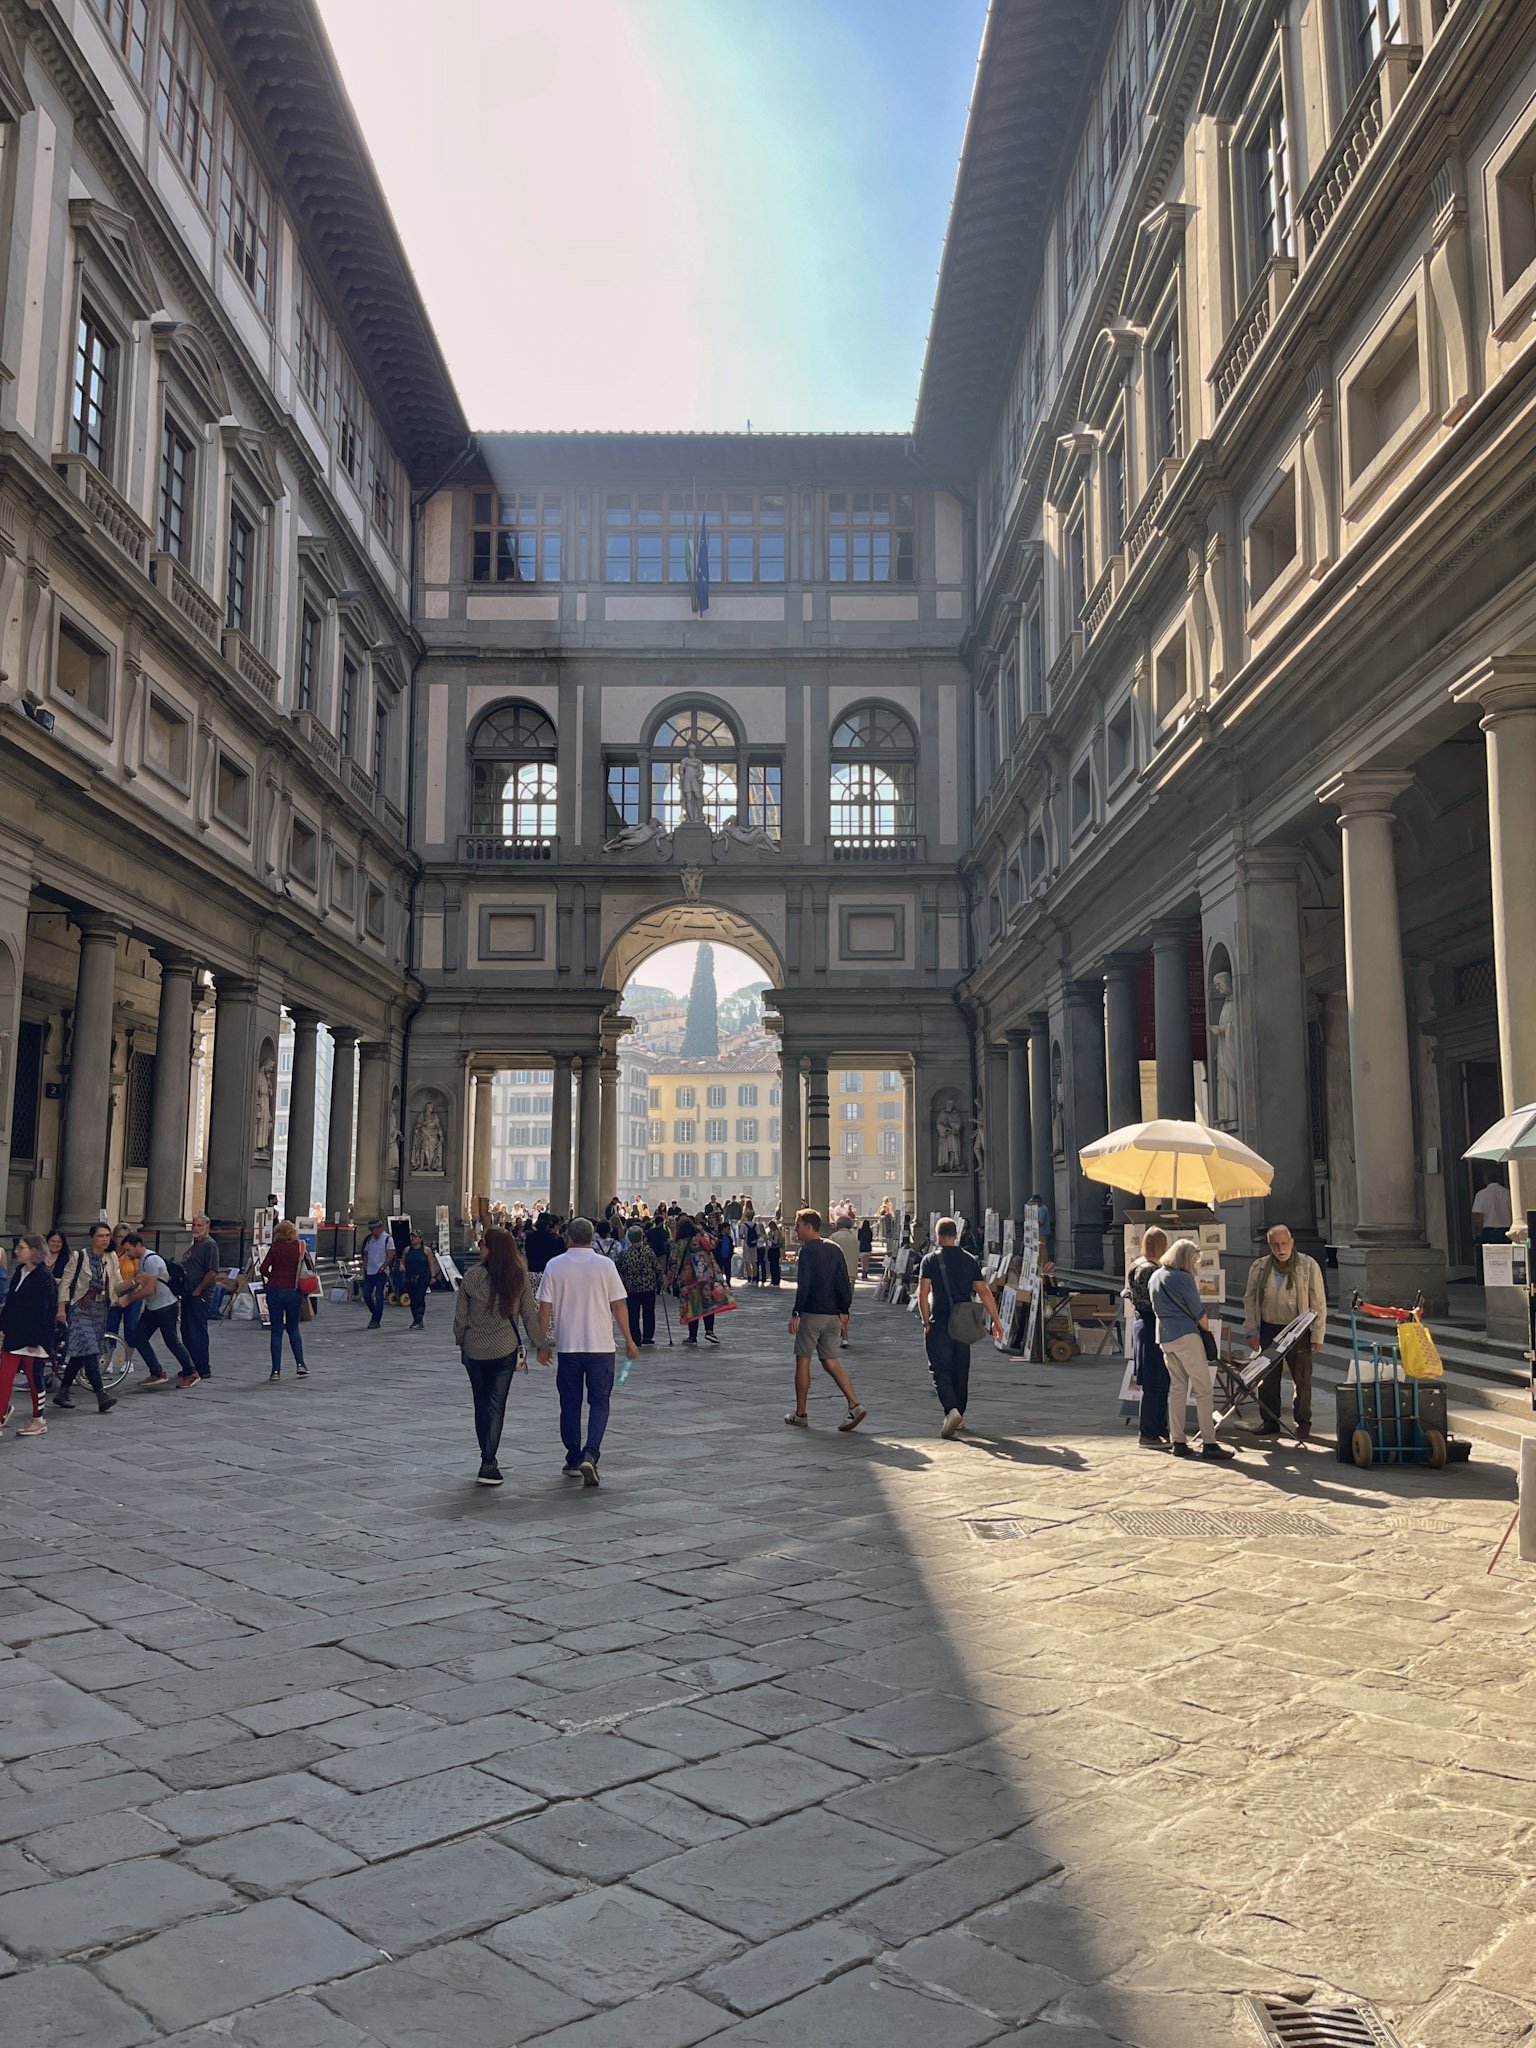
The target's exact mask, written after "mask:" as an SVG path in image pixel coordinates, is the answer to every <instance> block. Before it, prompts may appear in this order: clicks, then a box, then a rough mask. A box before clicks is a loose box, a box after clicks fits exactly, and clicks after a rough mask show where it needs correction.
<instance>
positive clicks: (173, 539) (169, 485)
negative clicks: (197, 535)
mask: <svg viewBox="0 0 1536 2048" xmlns="http://www.w3.org/2000/svg"><path fill="white" fill-rule="evenodd" d="M191 546H192V443H191V442H190V441H189V440H188V439H187V437H186V435H185V434H184V433H183V432H182V431H181V429H180V427H178V426H177V424H176V422H175V421H174V420H173V419H172V418H171V416H170V414H169V413H167V414H166V416H165V422H164V425H163V426H162V427H161V429H160V531H159V548H160V552H161V554H162V555H174V556H175V557H176V559H177V561H178V562H185V561H186V560H187V558H188V555H189V554H190V552H191Z"/></svg>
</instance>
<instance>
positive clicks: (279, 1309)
mask: <svg viewBox="0 0 1536 2048" xmlns="http://www.w3.org/2000/svg"><path fill="white" fill-rule="evenodd" d="M267 1308H268V1311H269V1313H270V1315H271V1319H272V1370H273V1371H274V1372H277V1371H279V1370H280V1369H281V1367H282V1363H283V1332H284V1330H286V1331H287V1332H288V1345H289V1349H290V1350H291V1351H292V1352H293V1362H294V1364H295V1365H302V1364H303V1363H304V1339H303V1338H302V1337H301V1336H300V1335H299V1319H300V1316H301V1314H302V1312H303V1308H304V1297H303V1295H302V1294H300V1292H299V1290H298V1288H297V1287H269V1288H268V1289H267Z"/></svg>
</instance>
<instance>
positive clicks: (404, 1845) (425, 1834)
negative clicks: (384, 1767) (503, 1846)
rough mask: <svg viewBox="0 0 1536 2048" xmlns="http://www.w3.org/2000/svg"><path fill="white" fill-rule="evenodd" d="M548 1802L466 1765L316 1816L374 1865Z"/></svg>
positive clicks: (326, 1809)
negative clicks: (384, 1859)
mask: <svg viewBox="0 0 1536 2048" xmlns="http://www.w3.org/2000/svg"><path fill="white" fill-rule="evenodd" d="M542 1803H543V1802H542V1801H541V1799H540V1798H539V1795H538V1794H537V1793H535V1792H525V1791H524V1790H523V1789H522V1788H521V1787H520V1786H518V1785H509V1784H508V1783H506V1781H505V1780H504V1779H501V1778H494V1777H492V1776H491V1775H490V1773H489V1772H488V1771H478V1770H475V1769H474V1768H473V1767H472V1766H468V1765H464V1766H461V1767H460V1768H459V1769H457V1770H448V1771H434V1772H433V1773H432V1774H431V1776H430V1777H421V1778H412V1779H410V1780H408V1781H407V1782H406V1783H405V1784H403V1785H384V1786H381V1787H380V1789H379V1790H378V1791H377V1792H364V1793H361V1794H359V1796H358V1797H357V1798H356V1799H349V1800H348V1801H347V1802H346V1803H345V1804H344V1805H335V1806H330V1807H324V1808H322V1809H321V1810H320V1811H319V1812H318V1813H317V1814H316V1815H315V1816H314V1824H315V1826H316V1827H317V1828H319V1829H320V1830H321V1832H322V1833H324V1834H327V1835H329V1836H331V1837H332V1839H333V1840H334V1841H337V1842H340V1843H341V1844H342V1845H343V1847H345V1848H348V1849H352V1850H354V1851H356V1853H357V1854H358V1855H359V1856H361V1857H363V1858H364V1859H365V1860H366V1861H368V1862H370V1863H372V1862H377V1861H379V1860H380V1859H382V1858H384V1857H388V1856H399V1855H401V1854H403V1853H404V1851H406V1850H407V1849H424V1848H425V1847H426V1846H427V1844H428V1843H429V1842H444V1841H448V1840H450V1839H451V1838H452V1837H453V1836H455V1835H468V1834H474V1833H476V1832H478V1831H479V1830H481V1829H483V1828H490V1827H495V1826H496V1825H497V1823H498V1822H501V1821H509V1820H515V1819H516V1818H517V1816H518V1815H519V1814H525V1813H533V1812H535V1811H536V1810H537V1808H538V1807H539V1806H540V1805H541V1804H542Z"/></svg>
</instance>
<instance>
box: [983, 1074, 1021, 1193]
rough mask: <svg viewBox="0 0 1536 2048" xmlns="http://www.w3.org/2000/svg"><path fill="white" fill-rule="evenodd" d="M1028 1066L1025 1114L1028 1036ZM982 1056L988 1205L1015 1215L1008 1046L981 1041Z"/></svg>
mask: <svg viewBox="0 0 1536 2048" xmlns="http://www.w3.org/2000/svg"><path fill="white" fill-rule="evenodd" d="M1024 1042H1025V1047H1026V1055H1025V1057H1026V1069H1025V1084H1024V1113H1025V1115H1026V1117H1027V1116H1028V1114H1029V1079H1028V1066H1027V1059H1028V1052H1027V1048H1028V1044H1029V1040H1028V1036H1027V1034H1026V1037H1025V1041H1024ZM980 1051H981V1058H982V1060H983V1062H984V1069H983V1070H984V1073H985V1076H986V1081H985V1087H984V1091H983V1100H984V1105H985V1108H986V1112H987V1129H986V1141H987V1185H986V1191H985V1192H986V1204H987V1207H988V1208H989V1209H995V1210H996V1211H997V1213H998V1215H999V1216H1012V1215H1014V1214H1015V1213H1016V1212H1015V1210H1014V1207H1013V1203H1012V1200H1011V1197H1010V1192H1009V1182H1008V1118H1009V1098H1008V1047H1007V1046H1006V1045H991V1044H988V1043H987V1041H986V1040H985V1038H983V1039H982V1042H981V1047H980ZM1025 1153H1026V1159H1025V1166H1026V1172H1025V1178H1026V1179H1027V1178H1028V1170H1027V1169H1028V1147H1027V1146H1026V1147H1025Z"/></svg>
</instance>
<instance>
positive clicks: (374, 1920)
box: [301, 1837, 571, 1955]
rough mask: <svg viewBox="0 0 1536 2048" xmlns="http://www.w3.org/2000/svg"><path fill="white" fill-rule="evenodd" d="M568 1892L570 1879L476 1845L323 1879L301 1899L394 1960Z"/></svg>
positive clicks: (487, 1844)
mask: <svg viewBox="0 0 1536 2048" xmlns="http://www.w3.org/2000/svg"><path fill="white" fill-rule="evenodd" d="M570 1890H571V1886H570V1884H569V1883H568V1882H567V1881H566V1879H564V1878H563V1877H559V1876H557V1875H555V1874H554V1873H553V1872H551V1871H548V1870H545V1869H543V1868H542V1867H541V1866H540V1865H539V1864H537V1863H531V1862H530V1861H529V1860H528V1858H527V1857H526V1856H519V1855H518V1854H517V1852H516V1851H515V1850H513V1849H509V1848H507V1847H506V1846H505V1844H504V1843H501V1842H493V1841H491V1840H489V1839H487V1838H485V1837H478V1838H474V1839H471V1840H468V1841H463V1842H449V1843H446V1844H443V1845H442V1846H440V1847H438V1848H434V1849H417V1850H415V1851H414V1852H413V1853H412V1854H411V1855H409V1856H400V1857H396V1858H395V1859H393V1860H392V1861H390V1862H387V1863H378V1864H372V1865H369V1866H367V1867H365V1868H364V1869H362V1870H356V1871H353V1872H351V1873H350V1875H348V1876H346V1877H331V1878H324V1879H322V1880H321V1881H320V1882H319V1883H318V1884H312V1885H310V1886H308V1887H307V1888H306V1890H305V1891H304V1892H303V1893H302V1894H301V1896H302V1897H303V1898H304V1900H305V1901H306V1902H307V1903H308V1904H310V1905H312V1906H314V1907H315V1908H317V1910H318V1911H320V1912H322V1913H327V1914H329V1915H330V1917H331V1918H332V1919H333V1920H339V1921H340V1922H341V1924H342V1926H343V1927H350V1928H351V1929H352V1930H353V1932H354V1933H356V1934H359V1935H361V1936H363V1937H364V1939H365V1940H368V1941H371V1942H375V1943H377V1944H378V1946H379V1947H380V1948H382V1949H385V1950H387V1952H388V1953H389V1954H390V1955H403V1954H404V1953H406V1951H408V1950H410V1949H418V1948H426V1947H429V1946H431V1945H432V1944H433V1943H435V1942H442V1941H451V1940H454V1939H456V1938H457V1937H458V1936H459V1935H462V1934H472V1933H474V1932H475V1931H476V1930H477V1929H479V1928H482V1927H490V1926H492V1925H493V1924H494V1923H496V1922H498V1921H503V1920H506V1919H508V1918H510V1917H511V1916H512V1915H513V1914H517V1913H527V1912H530V1911H532V1910H533V1908H535V1907H536V1906H542V1905H546V1904H548V1903H549V1902H550V1901H551V1900H553V1899H559V1898H563V1897H564V1896H565V1895H566V1894H567V1893H568V1892H569V1891H570Z"/></svg>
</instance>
